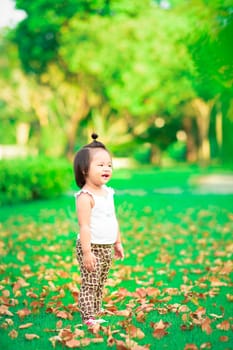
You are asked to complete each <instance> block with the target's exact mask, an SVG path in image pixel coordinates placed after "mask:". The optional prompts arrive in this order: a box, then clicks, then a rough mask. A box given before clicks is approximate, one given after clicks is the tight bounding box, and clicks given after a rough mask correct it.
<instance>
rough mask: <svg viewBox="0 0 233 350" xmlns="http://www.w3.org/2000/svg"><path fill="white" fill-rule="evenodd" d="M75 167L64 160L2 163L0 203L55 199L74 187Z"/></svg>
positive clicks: (0, 171) (13, 160)
mask: <svg viewBox="0 0 233 350" xmlns="http://www.w3.org/2000/svg"><path fill="white" fill-rule="evenodd" d="M71 182H72V166H71V164H70V163H69V162H68V161H66V160H62V159H51V158H44V157H43V158H42V157H37V158H29V159H11V160H1V161H0V204H1V205H2V204H13V203H17V202H21V201H28V200H34V199H40V198H41V199H42V198H53V197H56V196H59V195H61V194H63V193H64V192H65V191H67V190H68V189H69V188H70V187H71Z"/></svg>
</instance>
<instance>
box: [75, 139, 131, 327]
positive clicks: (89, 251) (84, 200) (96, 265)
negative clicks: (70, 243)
mask: <svg viewBox="0 0 233 350" xmlns="http://www.w3.org/2000/svg"><path fill="white" fill-rule="evenodd" d="M97 138H98V135H96V134H92V139H93V141H92V142H91V143H89V144H88V145H86V146H84V147H83V148H82V149H81V150H79V151H78V152H77V154H76V155H75V158H74V174H75V180H76V183H77V185H78V186H79V187H80V191H79V192H77V193H76V194H75V197H76V210H77V217H78V224H79V235H78V239H77V259H78V262H79V265H80V272H81V281H82V282H81V288H80V294H79V308H80V312H81V316H82V320H83V322H84V323H85V324H87V325H88V326H93V325H95V324H96V323H101V322H104V320H102V319H96V318H95V317H96V316H98V314H100V313H101V303H102V297H103V289H104V284H105V282H106V279H107V275H108V271H109V268H110V265H111V261H112V250H113V249H114V251H115V257H116V258H120V259H123V258H124V251H123V247H122V244H121V237H120V231H119V227H118V222H117V219H116V214H115V207H114V201H113V194H114V190H113V189H112V188H110V187H107V186H106V183H107V182H108V181H109V180H110V179H111V177H112V159H111V156H110V154H109V151H108V150H107V149H106V147H105V146H104V144H103V143H102V142H99V141H97Z"/></svg>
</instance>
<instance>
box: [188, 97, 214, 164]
mask: <svg viewBox="0 0 233 350" xmlns="http://www.w3.org/2000/svg"><path fill="white" fill-rule="evenodd" d="M213 103H214V101H211V102H209V103H206V102H205V101H203V100H202V99H200V98H196V99H194V100H193V101H192V103H191V104H192V107H193V110H194V113H195V117H196V121H197V127H198V136H199V137H198V138H199V140H198V159H199V161H200V162H201V163H203V164H206V163H208V162H209V161H210V142H209V125H210V112H211V109H212V107H213Z"/></svg>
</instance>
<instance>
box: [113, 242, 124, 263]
mask: <svg viewBox="0 0 233 350" xmlns="http://www.w3.org/2000/svg"><path fill="white" fill-rule="evenodd" d="M114 252H115V258H116V259H121V260H123V259H124V257H125V255H124V249H123V247H122V244H121V243H115V244H114Z"/></svg>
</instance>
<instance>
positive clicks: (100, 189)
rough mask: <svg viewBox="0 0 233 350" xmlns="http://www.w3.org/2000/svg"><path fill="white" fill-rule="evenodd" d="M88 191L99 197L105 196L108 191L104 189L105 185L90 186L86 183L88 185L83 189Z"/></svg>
mask: <svg viewBox="0 0 233 350" xmlns="http://www.w3.org/2000/svg"><path fill="white" fill-rule="evenodd" d="M83 188H84V189H86V190H90V191H91V192H93V193H95V194H99V195H105V194H106V190H105V189H104V188H103V185H95V184H90V183H86V185H85V186H84V187H83Z"/></svg>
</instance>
